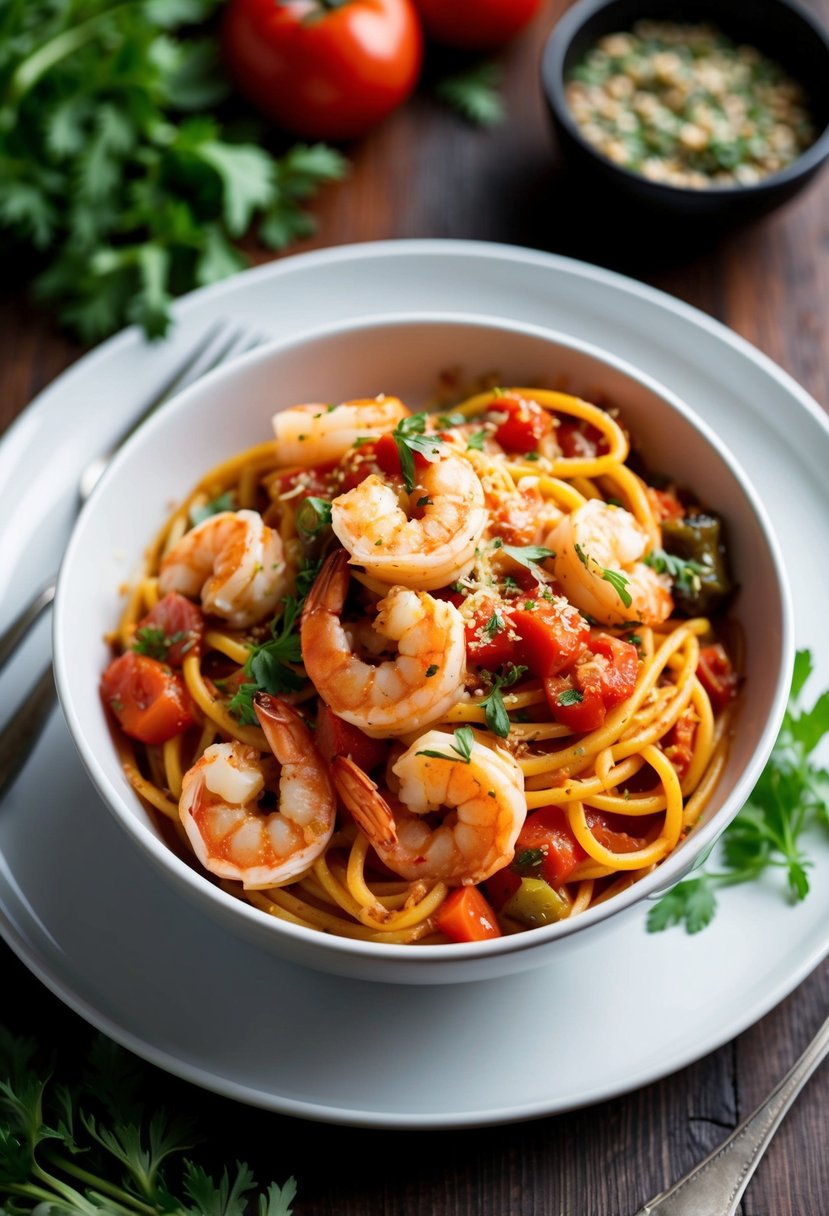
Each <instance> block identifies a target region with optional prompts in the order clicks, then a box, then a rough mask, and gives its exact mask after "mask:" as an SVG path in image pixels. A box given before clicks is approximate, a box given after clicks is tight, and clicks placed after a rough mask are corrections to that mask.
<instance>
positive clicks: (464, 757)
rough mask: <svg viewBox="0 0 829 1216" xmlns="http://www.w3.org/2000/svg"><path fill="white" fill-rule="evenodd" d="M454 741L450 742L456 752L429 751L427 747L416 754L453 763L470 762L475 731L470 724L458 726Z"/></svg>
mask: <svg viewBox="0 0 829 1216" xmlns="http://www.w3.org/2000/svg"><path fill="white" fill-rule="evenodd" d="M454 735H455V742H454V743H452V744H450V746H451V748H452V751H453V752H456V753H457V754H456V755H454V756H449V755H447V753H446V752H436V751H430V750H429V749H428V748H427V749H425V750H424V751H422V752H418V753H417V755H418V756H431V757H432V759H433V760H453V761H454V762H455V763H462V764H471V763H472V745H473V743H474V742H475V732H474V731H473V730H472V727H471V726H458V727H456V728H455V731H454Z"/></svg>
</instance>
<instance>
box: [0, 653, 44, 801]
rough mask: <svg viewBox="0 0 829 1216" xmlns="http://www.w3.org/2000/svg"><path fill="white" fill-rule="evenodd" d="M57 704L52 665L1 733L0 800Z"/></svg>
mask: <svg viewBox="0 0 829 1216" xmlns="http://www.w3.org/2000/svg"><path fill="white" fill-rule="evenodd" d="M56 701H57V693H56V691H55V680H54V676H53V674H52V664H51V663H49V664H48V666H47V667H45V668H44V669H43V671H42V672H41V673H40V676H39V677H38V679H37V680H36V682H35V683H34V684H33V685H32V687H31V688H30V689H29V692H28V693H27V695H26V697H25V698H24V700H23V701H22V702H21V704H20V708H19V709H17V710H16V711H15V713H14V714H13V716H12V717H11V718H10V719H9V721H8V722H7V723H6V725H5V726H4V727H3V730H2V731H0V798H2V797H3V795H4V794H5V792H6V790H7V789H8V788H9V786H10V785H11V784H12V782H13V781H14V779H15V777H16V776H17V774H18V773H19V772H20V770H21V769H22V768H23V765H24V764H25V763H26V761H27V760H28V758H29V756H30V754H31V752H32V749H33V747H34V745H35V744H36V743H37V741H38V739H39V738H40V735H41V733H42V731H43V727H44V726H45V725H46V719H47V718H48V716H49V714H50V713H51V710H52V707H53V705H54V704H55V702H56Z"/></svg>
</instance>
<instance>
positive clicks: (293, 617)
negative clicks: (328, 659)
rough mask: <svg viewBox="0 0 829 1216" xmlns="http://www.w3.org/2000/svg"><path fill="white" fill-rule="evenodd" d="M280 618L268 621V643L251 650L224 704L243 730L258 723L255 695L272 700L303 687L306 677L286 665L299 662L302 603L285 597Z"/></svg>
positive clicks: (300, 658)
mask: <svg viewBox="0 0 829 1216" xmlns="http://www.w3.org/2000/svg"><path fill="white" fill-rule="evenodd" d="M283 603H284V609H283V612H282V615H281V616H279V617H274V619H273V620H272V621H271V637H270V639H269V641H267V642H262V644H261V645H259V646H254V647H252V648H251V651H250V654H249V655H248V657H247V661H246V662H245V666H244V669H243V671H244V675H245V676H247V677H248V678H247V680H245V681H244V682H243V683H242V684H240V685H239V687H238V689H237V690H236V692H235V693H234V695H233V696H232V697H231V699H230V701H229V702H228V710H229V712H230V713H232V714H233V715H234V717H235V718H237V719H238V720H239V721H240V722H241V723H242V724H243V725H244V726H255V725H256V723H257V722H258V718H257V717H256V711H255V709H254V708H253V699H254V697H255V696H256V694H257V693H258V692H267V693H270V694H271V695H272V696H279V695H281V694H282V693H290V692H299V691H300V689H302V688H304V687H305V684H306V677H305V676H304V675H301V674H300V673H299V672H297V671H295V670H294V668H293V667H292V666H290V664H294V665H298V664H300V663H301V662H302V649H301V647H300V640H299V631H298V628H297V625H298V622H299V619H300V616H301V614H302V600H299V599H296V598H295V597H294V596H286V597H285V599H284V600H283Z"/></svg>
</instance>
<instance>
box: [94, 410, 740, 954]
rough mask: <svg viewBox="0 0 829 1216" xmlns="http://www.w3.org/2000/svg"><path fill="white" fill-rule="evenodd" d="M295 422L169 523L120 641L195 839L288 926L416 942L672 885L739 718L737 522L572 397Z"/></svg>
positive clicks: (117, 694)
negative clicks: (733, 608)
mask: <svg viewBox="0 0 829 1216" xmlns="http://www.w3.org/2000/svg"><path fill="white" fill-rule="evenodd" d="M273 425H274V432H275V437H274V439H271V440H269V441H265V442H263V443H261V444H259V445H258V446H256V447H254V448H251V449H248V450H247V451H244V452H241V453H238V454H235V455H233V456H231V457H229V458H228V459H227V460H226V461H225V462H224V463H222V464H221V465H219V466H218V467H217V468H214V469H213V470H212V471H210V472H209V473H207V474H206V475H205V476H204V477H203V478H202V480H201V481H200V482H199V484H198V485H197V486H196V487H194V488H193V490H192V491H191V493H190V494H189V495H188V496H187V497H186V498H185V499H184V501H182V503H181V504H180V505H179V506H178V508H177V509H176V510H175V511H174V512H173V513H172V514H171V516H170V517H169V519H168V520H167V521H166V522H165V524H164V526H163V528H162V529H161V531H160V533H159V535H158V536H157V537H156V538H155V539H154V540H153V542H152V543H151V545H150V546H149V549H148V551H147V554H146V559H145V563H144V568H143V570H142V572H141V575H140V577H139V578H138V579H137V580H136V582H135V584H134V585H133V586H132V587H131V588H130V591H129V594H128V597H127V602H126V606H125V609H124V611H123V614H122V617H121V620H120V623H119V625H118V627H117V630H116V631H115V632H114V633H113V635H112V639H111V641H112V647H113V655H114V657H113V659H112V662H111V663H110V664H109V666H108V667H107V669H106V671H105V672H104V675H103V678H102V685H101V687H102V696H103V700H104V702H105V704H106V706H107V707H108V710H109V711H110V712H111V715H112V718H113V723H114V726H115V731H114V733H115V737H116V741H117V746H118V749H119V753H120V757H121V761H122V764H123V768H124V771H125V773H126V775H127V777H128V779H129V781H130V783H131V784H132V785H133V787H134V789H135V791H136V793H137V795H138V796H139V797H140V798H141V799H142V800H143V801H144V802H145V804H146V805H147V806H148V807H149V808H151V810H152V813H153V814H154V815H155V816H156V817H157V820H158V822H159V824H160V825H161V826H162V830H163V832H164V834H165V837H166V839H167V840H168V842H169V844H170V846H171V847H172V848H174V849H176V850H177V851H179V853H180V854H181V855H182V856H184V857H186V858H188V859H190V860H191V861H192V864H194V865H195V866H198V867H200V868H202V869H203V870H204V871H205V872H207V873H208V874H209V875H210V876H211V878H212V879H213V881H215V882H217V883H219V884H220V885H221V886H222V887H223V888H224V889H225V890H226V891H228V892H230V893H231V894H233V895H235V896H237V897H238V898H240V899H244V900H247V901H249V902H250V903H251V904H252V905H253V906H254V907H256V908H258V909H260V910H261V911H262V912H263V913H264V914H266V915H269V916H273V917H277V918H280V919H282V920H285V921H289V922H292V923H295V924H301V925H305V926H309V927H312V928H314V929H317V930H319V931H321V932H325V933H333V934H338V935H343V936H347V937H352V938H359V939H364V940H371V941H378V942H399V943H438V942H447V941H459V940H475V939H479V938H487V937H492V936H498V935H502V934H512V933H516V932H521V931H524V930H527V929H532V928H534V927H537V926H539V925H543V924H548V923H551V922H553V921H556V920H560V919H562V918H566V917H572V916H577V915H579V914H580V913H582V912H584V911H585V910H586V909H588V908H590V907H591V906H593V905H595V904H597V903H599V902H601V901H604V900H607V899H609V898H611V897H612V896H613V895H614V894H616V893H617V892H619V891H620V890H622V889H624V888H625V887H626V886H628V885H629V884H630V883H632V882H635V881H636V880H637V879H638V878H640V877H641V876H642V875H644V874H647V873H648V872H650V871H651V870H652V869H653V868H654V867H655V866H658V865H659V864H660V862H662V861H663V860H664V859H665V857H667V856H668V855H669V854H670V853H671V852H672V851H673V850H674V849H675V848H676V847H677V845H678V844H679V843H680V841H681V840H682V839H683V838H684V836H685V835H686V834H687V833H688V832H689V831H690V830H691V829H692V828H693V826H694V824H695V823H696V822H697V820H698V819H699V817H700V814H701V813H702V811H703V809H704V807H705V805H706V803H707V802H708V800H709V799H710V797H711V794H712V792H713V790H714V789H715V787H716V784H717V780H718V778H719V775H720V773H721V771H722V769H723V766H724V764H725V761H726V757H727V752H728V745H729V737H730V734H731V731H732V729H733V722H734V716H735V710H736V706H737V703H738V698H737V691H738V684H739V678H738V674H737V673H738V671H739V666H740V663H739V659H740V656H739V646H738V640H739V639H738V638H736V637H734V636H731V635H732V634H733V630H732V629H730V626H729V625H728V623H727V622H726V623H725V624H723V621H724V620H725V610H726V609H727V606H728V602H729V595H730V584H729V580H728V569H727V561H726V557H725V549H724V545H723V540H722V534H721V526H720V521H719V520H718V518H717V516H716V515H714V514H712V513H711V512H710V511H708V510H706V509H703V507H701V506H700V505H699V504H698V503H696V502H695V501H694V500H693V498H692V497H690V495H689V493H688V492H687V491H685V490H684V489H680V488H678V487H676V486H674V485H671V484H670V483H665V482H664V481H663V480H661V479H657V478H654V477H653V476H652V475H650V474H649V473H647V472H646V471H645V470H644V469H642V468H641V467H640V465H639V462H638V461H637V459H636V456H635V453H633V454H632V453H631V445H630V440H629V437H628V435H627V433H626V431H625V429H624V427H623V425H622V423H621V422H620V421H619V420H618V419H617V417H616V416H615V411H614V410H612V409H605V408H602V406H600V405H598V404H594V403H592V402H588V401H584V400H582V399H580V398H578V397H574V396H570V395H568V394H565V393H561V392H554V391H551V390H547V389H539V388H511V387H508V388H490V389H486V390H485V391H483V392H479V393H476V394H475V395H473V396H470V397H467V398H466V399H465V400H463V401H461V402H460V403H459V404H457V405H454V406H453V407H452V408H451V409H450V410H449V411H448V412H444V413H440V412H438V411H432V412H425V411H424V412H420V413H412V412H411V411H410V410H409V409H408V408H407V407H406V405H404V403H403V402H402V401H400V400H398V399H397V398H394V397H385V396H381V397H378V398H372V399H370V400H368V399H367V400H355V401H348V402H344V403H341V404H337V405H331V404H319V405H317V404H309V405H301V406H295V407H293V408H291V409H288V410H285V411H282V412H281V413H279V414H277V415H276V416H275V417H274V420H273ZM657 482H659V484H656V483H657Z"/></svg>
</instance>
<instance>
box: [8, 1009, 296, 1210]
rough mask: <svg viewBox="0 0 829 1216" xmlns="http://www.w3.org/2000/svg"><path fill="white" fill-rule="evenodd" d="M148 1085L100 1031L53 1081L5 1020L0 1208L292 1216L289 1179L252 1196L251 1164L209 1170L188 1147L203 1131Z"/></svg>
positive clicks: (293, 1185)
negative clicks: (166, 1107) (156, 1101)
mask: <svg viewBox="0 0 829 1216" xmlns="http://www.w3.org/2000/svg"><path fill="white" fill-rule="evenodd" d="M142 1087H143V1078H142V1076H141V1074H140V1073H139V1071H138V1069H137V1067H136V1066H135V1064H134V1062H133V1061H132V1059H131V1057H129V1056H128V1055H127V1053H126V1052H124V1051H123V1050H122V1049H121V1048H119V1047H117V1046H116V1045H115V1044H114V1043H111V1042H110V1041H109V1040H107V1039H104V1038H103V1036H100V1037H98V1038H96V1039H95V1040H93V1043H92V1047H91V1049H90V1050H89V1052H88V1054H87V1057H86V1059H85V1060H84V1061H83V1067H82V1071H81V1076H80V1079H79V1080H77V1081H74V1080H73V1081H72V1082H71V1083H67V1082H65V1081H61V1082H56V1081H54V1080H53V1079H52V1077H51V1073H50V1068H49V1067H48V1066H46V1065H45V1064H42V1063H41V1062H40V1061H39V1060H38V1058H37V1049H36V1046H35V1044H34V1042H32V1041H30V1040H28V1039H23V1038H19V1037H15V1036H13V1035H12V1034H11V1033H10V1032H9V1031H8V1030H7V1029H5V1027H0V1210H2V1211H4V1212H9V1213H15V1214H23V1213H46V1212H50V1213H54V1214H57V1213H65V1214H66V1216H72V1214H75V1216H101V1214H103V1213H106V1214H107V1216H207V1214H208V1213H210V1214H215V1216H219V1214H221V1216H245V1214H246V1213H247V1212H248V1211H253V1210H256V1211H257V1212H258V1213H259V1216H291V1211H292V1207H291V1205H292V1203H293V1200H294V1198H295V1196H296V1182H295V1180H294V1179H293V1178H289V1179H288V1180H287V1181H286V1182H285V1183H284V1184H283V1185H282V1186H278V1185H277V1184H276V1183H275V1182H272V1183H270V1185H269V1186H268V1187H267V1189H266V1190H264V1191H260V1192H259V1193H258V1194H256V1191H257V1184H256V1180H255V1179H254V1176H253V1174H252V1173H251V1170H250V1169H249V1167H248V1166H247V1165H246V1164H245V1163H242V1162H237V1163H236V1164H235V1166H234V1167H233V1168H232V1169H229V1168H228V1167H227V1166H224V1167H222V1172H221V1174H220V1175H219V1176H218V1177H214V1176H212V1175H211V1174H209V1173H208V1172H207V1171H206V1170H205V1169H204V1167H203V1166H202V1165H201V1164H199V1163H198V1162H197V1161H194V1160H192V1159H191V1158H190V1157H189V1156H185V1155H184V1154H185V1153H187V1152H188V1151H189V1150H192V1149H194V1148H196V1147H197V1145H198V1142H199V1140H200V1139H201V1137H200V1136H199V1135H198V1132H197V1128H196V1127H195V1126H194V1125H193V1124H191V1123H189V1122H186V1121H184V1120H181V1119H176V1118H172V1117H170V1116H168V1115H167V1114H166V1112H164V1111H163V1110H159V1109H153V1108H152V1106H151V1105H150V1103H149V1102H148V1101H147V1099H146V1097H145V1095H144V1093H143V1092H142ZM252 1205H255V1207H254V1206H252Z"/></svg>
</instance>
